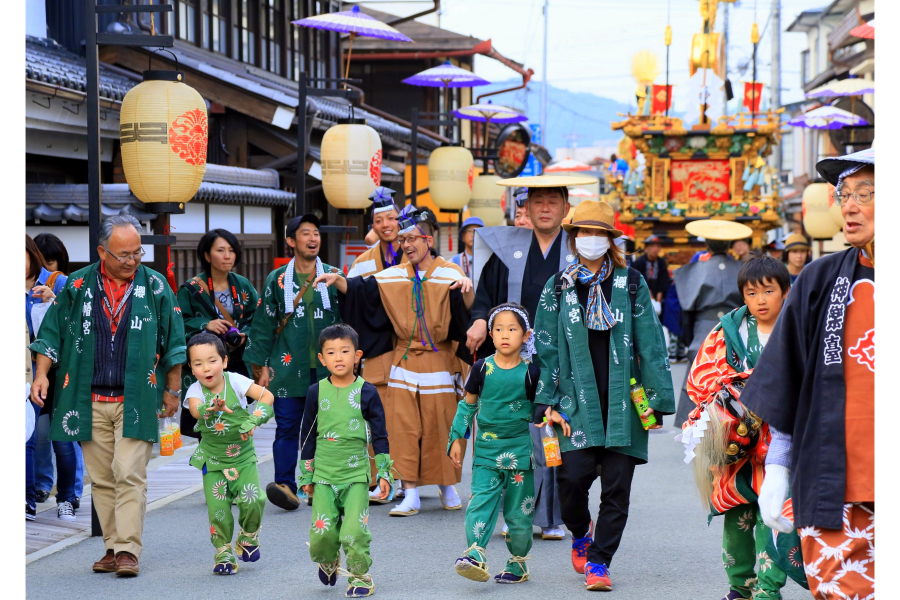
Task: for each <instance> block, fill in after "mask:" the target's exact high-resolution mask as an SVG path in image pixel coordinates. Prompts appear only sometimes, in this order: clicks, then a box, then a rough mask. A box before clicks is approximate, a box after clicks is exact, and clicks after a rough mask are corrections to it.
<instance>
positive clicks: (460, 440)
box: [447, 302, 571, 583]
mask: <svg viewBox="0 0 900 600" xmlns="http://www.w3.org/2000/svg"><path fill="white" fill-rule="evenodd" d="M488 331H489V332H490V335H491V338H492V339H493V342H494V346H495V347H496V349H497V352H496V353H495V354H494V355H492V356H488V357H487V358H484V359H481V360H478V361H476V362H475V364H474V365H472V371H471V373H470V374H469V378H468V380H467V381H466V392H467V394H466V401H465V402H460V403H459V404H458V405H457V409H456V417H455V418H454V419H453V425H452V427H451V429H450V440H449V443H448V445H447V454H448V455H449V456H450V459H451V460H452V461H453V463H454V464H455V465H456V466H457V467H462V459H463V456H464V455H465V452H466V441H465V440H466V439H467V438H468V437H469V435H470V432H471V427H472V424H473V423H472V422H473V419H475V418H476V413H477V425H478V429H477V432H478V433H477V438H478V440H477V442H475V441H473V444H475V453H474V454H475V458H474V467H473V470H472V499H471V500H470V501H469V507H468V508H467V509H466V543H467V544H469V549H468V550H466V553H465V554H464V555H463V556H461V557H460V558H458V559H457V560H456V565H455V568H456V572H457V573H459V574H460V575H462V576H463V577H465V578H466V579H471V580H473V581H487V580H488V579H489V578H490V574H489V573H488V570H487V555H486V550H485V548H486V546H487V544H488V540H490V538H491V534H492V533H493V531H494V526H495V525H496V523H497V515H498V513H499V511H500V503H501V499H502V501H503V518H504V520H505V521H506V524H507V525H508V526H509V534H508V537H507V540H506V546H507V548H508V549H509V552H510V554H511V555H512V556H510V558H509V560H508V561H507V563H506V567H505V568H504V570H503V571H501V572H500V573H498V574H497V575H496V576H494V581H496V582H497V583H521V582H523V581H528V567H527V566H526V565H525V558H526V557H527V556H528V551H529V550H531V544H532V539H531V535H532V523H531V522H532V513H533V512H534V505H535V492H534V465H535V461H534V456H533V454H532V447H533V446H532V441H531V432H530V431H529V429H528V424H529V423H530V422H531V419H532V417H533V415H534V397H535V393H536V390H537V387H538V382H539V380H540V376H541V370H540V368H539V367H538V366H537V365H536V364H534V363H530V362H528V361H530V360H531V357H532V355H533V354H534V343H533V342H532V336H533V334H534V332H533V331H532V330H531V328H530V327H529V324H528V314H527V313H526V312H525V309H524V308H523V307H522V306H520V305H518V304H514V303H511V302H510V303H506V304H501V305H500V306H497V307H496V308H494V309H493V310H492V311H491V314H490V317H489V319H488ZM547 410H548V420H552V421H553V422H554V423H560V424H561V425H562V428H563V431H564V432H565V434H566V435H570V434H571V432H570V431H569V429H568V427H569V426H568V424H567V423H565V421H564V420H563V418H562V417H561V416H560V415H559V413H557V412H555V411H553V410H552V409H550V408H549V407H548V409H547Z"/></svg>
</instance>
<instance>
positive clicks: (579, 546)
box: [572, 521, 594, 575]
mask: <svg viewBox="0 0 900 600" xmlns="http://www.w3.org/2000/svg"><path fill="white" fill-rule="evenodd" d="M593 541H594V522H593V521H591V527H590V529H588V532H587V535H586V536H584V537H583V538H574V537H573V538H572V568H574V569H575V572H576V573H580V574H582V575H584V564H585V563H586V562H587V550H588V546H590V545H591V542H593Z"/></svg>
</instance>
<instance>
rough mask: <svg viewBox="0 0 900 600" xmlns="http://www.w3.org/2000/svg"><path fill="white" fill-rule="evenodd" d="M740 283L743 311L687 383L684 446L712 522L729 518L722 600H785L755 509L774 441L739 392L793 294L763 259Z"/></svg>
mask: <svg viewBox="0 0 900 600" xmlns="http://www.w3.org/2000/svg"><path fill="white" fill-rule="evenodd" d="M737 284H738V288H739V289H740V290H741V293H742V295H743V297H744V304H745V305H744V306H741V307H740V308H736V309H734V310H733V311H731V312H730V313H728V314H726V315H724V316H723V317H722V318H721V319H720V320H719V324H718V325H717V326H716V327H715V328H714V329H713V330H712V332H710V334H709V335H708V336H707V338H706V340H704V342H703V345H702V346H701V347H700V351H699V352H698V353H697V358H696V359H695V360H694V364H693V365H692V367H691V371H690V373H689V375H688V380H687V392H688V396H689V397H690V399H691V400H693V401H694V402H695V403H696V404H697V408H695V409H694V410H693V411H692V412H691V413H690V415H689V416H688V420H687V421H686V422H685V423H684V425H683V432H682V435H681V437H680V439H681V441H682V442H683V443H684V445H685V455H686V456H688V458H689V460H688V462H691V461H693V463H694V464H693V466H694V471H695V478H696V480H697V482H698V486H699V488H700V493H701V497H702V498H703V501H704V505H705V507H706V508H707V509H708V510H709V512H710V515H709V519H710V520H712V518H713V517H714V516H717V515H724V517H725V522H724V527H723V539H722V558H723V561H724V563H725V572H726V574H727V575H728V582H729V587H730V589H729V591H728V593H727V594H726V595H725V596H724V598H723V600H745V599H749V598H751V597H752V598H765V599H766V600H780V599H781V588H782V587H784V584H785V582H786V580H787V576H786V575H785V572H784V571H783V570H782V569H780V568H779V567H778V565H776V564H774V563H773V560H772V558H773V557H770V556H769V554H768V552H767V550H766V545H767V542H768V541H769V540H770V539H771V538H772V530H771V529H769V528H768V527H767V526H766V524H765V523H763V520H762V517H761V516H760V515H759V506H758V504H757V500H758V497H759V490H760V487H761V486H762V482H763V476H764V473H765V463H766V454H767V453H768V448H769V443H770V441H771V437H772V436H771V433H770V431H769V426H768V425H767V424H766V423H764V422H762V421H761V420H760V419H759V418H758V417H757V416H756V415H754V414H753V413H751V412H750V411H748V410H747V409H746V408H744V407H743V405H742V404H740V400H739V399H738V398H737V397H735V392H734V390H737V395H739V390H740V389H741V388H743V382H744V381H745V380H746V377H748V374H749V373H750V372H752V371H753V369H754V367H755V366H756V362H757V360H758V359H759V356H760V354H761V353H762V351H763V348H764V347H765V345H766V342H767V341H768V340H769V334H770V333H771V332H772V328H773V327H775V321H776V320H777V319H778V315H779V314H780V313H781V308H782V305H783V304H784V300H785V298H786V297H787V294H788V291H789V290H790V285H791V281H790V274H789V273H788V270H787V268H786V267H785V266H784V263H782V262H781V261H779V260H776V259H774V258H772V257H771V256H766V255H761V256H760V255H758V256H756V257H755V258H752V259H751V260H749V261H748V262H746V263H744V265H743V266H742V267H741V270H740V271H739V272H738V280H737ZM749 376H750V377H752V375H749ZM732 381H735V382H736V385H735V384H732V383H729V382H732ZM726 386H727V387H726ZM726 392H727V395H726ZM735 406H739V407H740V409H741V410H740V411H737V410H736V409H735V408H734V407H735ZM676 439H679V438H676ZM694 455H696V457H695V456H694ZM757 567H758V575H757Z"/></svg>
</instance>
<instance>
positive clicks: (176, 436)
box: [172, 418, 181, 450]
mask: <svg viewBox="0 0 900 600" xmlns="http://www.w3.org/2000/svg"><path fill="white" fill-rule="evenodd" d="M172 446H173V447H174V449H175V450H178V449H179V448H181V424H180V423H179V422H178V421H176V420H175V419H174V418H173V419H172Z"/></svg>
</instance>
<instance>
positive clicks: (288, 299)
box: [284, 256, 331, 314]
mask: <svg viewBox="0 0 900 600" xmlns="http://www.w3.org/2000/svg"><path fill="white" fill-rule="evenodd" d="M295 260H296V257H295V258H292V259H291V262H289V263H288V266H287V268H286V269H285V270H284V312H285V314H290V313H292V312H294V297H295V295H296V294H294V261H295ZM324 273H325V269H324V267H322V259H321V258H319V257H318V256H317V257H316V277H319V276H320V275H323V274H324ZM316 289H317V290H318V292H319V294H320V295H321V296H322V307H323V308H324V309H325V310H331V299H330V298H329V297H328V288H327V287H326V286H325V284H324V283H320V284H319V285H317V286H316Z"/></svg>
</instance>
